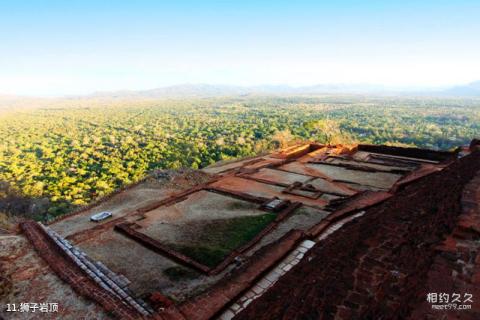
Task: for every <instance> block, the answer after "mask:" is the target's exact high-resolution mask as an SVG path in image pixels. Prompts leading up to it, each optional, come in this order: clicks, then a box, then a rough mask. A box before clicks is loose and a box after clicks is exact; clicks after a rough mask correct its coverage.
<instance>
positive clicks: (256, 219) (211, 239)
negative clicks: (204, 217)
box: [169, 213, 276, 267]
mask: <svg viewBox="0 0 480 320" xmlns="http://www.w3.org/2000/svg"><path fill="white" fill-rule="evenodd" d="M275 217H276V215H275V214H274V213H267V214H263V215H260V216H247V217H238V218H232V219H221V220H213V221H201V222H200V223H201V227H200V228H199V229H198V230H195V231H194V232H192V233H193V234H192V239H191V240H192V241H191V243H192V244H185V243H184V244H170V245H169V246H171V247H172V248H174V249H175V250H177V251H179V252H181V253H183V254H184V255H186V256H188V257H190V258H192V259H194V260H195V261H197V262H200V263H201V264H203V265H206V266H208V267H215V266H216V265H218V264H219V263H220V262H222V261H223V259H225V258H226V257H227V256H228V255H229V254H230V252H232V251H233V250H234V249H236V248H238V247H240V246H242V245H244V244H246V243H247V242H248V241H250V240H251V239H253V237H255V236H256V235H257V234H258V233H259V232H260V231H261V230H262V229H264V228H265V227H266V226H267V225H268V224H269V223H270V222H272V221H273V220H275ZM197 224H198V222H197ZM190 227H193V226H191V225H190ZM193 229H195V228H193Z"/></svg>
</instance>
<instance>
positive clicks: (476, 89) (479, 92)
mask: <svg viewBox="0 0 480 320" xmlns="http://www.w3.org/2000/svg"><path fill="white" fill-rule="evenodd" d="M443 94H444V95H450V96H468V97H480V81H475V82H472V83H469V84H467V85H464V86H457V87H453V88H450V89H447V90H444V91H443Z"/></svg>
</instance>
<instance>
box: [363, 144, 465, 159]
mask: <svg viewBox="0 0 480 320" xmlns="http://www.w3.org/2000/svg"><path fill="white" fill-rule="evenodd" d="M357 150H359V151H367V152H375V153H383V154H389V155H392V156H400V157H410V158H418V159H425V160H430V161H440V162H443V161H446V160H453V159H455V157H456V152H450V151H434V150H429V149H419V148H404V147H394V146H383V145H370V144H359V145H358V149H357Z"/></svg>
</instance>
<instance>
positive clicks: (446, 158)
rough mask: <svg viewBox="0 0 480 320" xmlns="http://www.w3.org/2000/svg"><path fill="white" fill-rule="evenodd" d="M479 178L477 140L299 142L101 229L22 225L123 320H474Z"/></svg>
mask: <svg viewBox="0 0 480 320" xmlns="http://www.w3.org/2000/svg"><path fill="white" fill-rule="evenodd" d="M479 170H480V147H479V146H478V144H477V143H474V142H472V144H471V146H469V147H464V148H463V149H458V150H456V151H455V152H438V151H431V150H422V149H415V148H399V147H389V146H372V145H358V146H354V147H347V146H323V145H318V144H305V145H301V146H295V147H291V148H287V149H285V150H282V151H280V152H278V153H274V154H270V155H266V156H260V157H256V158H253V159H247V160H240V161H236V162H231V163H223V164H218V165H215V166H212V167H209V168H206V169H204V170H203V171H204V172H205V173H208V174H209V175H210V180H209V181H208V182H206V183H203V184H199V185H196V186H194V187H192V188H188V189H186V190H181V191H178V190H175V191H173V192H172V191H171V190H166V191H162V193H161V196H160V197H159V198H158V199H155V198H153V199H152V200H151V201H149V203H141V204H138V205H135V206H127V207H125V208H122V209H121V210H120V209H119V210H118V211H115V212H114V215H113V218H111V219H110V220H105V221H103V222H100V223H97V224H95V223H92V222H90V221H89V220H88V217H89V215H90V214H91V213H92V212H95V211H94V210H95V208H96V207H93V208H87V209H86V210H85V211H80V212H77V213H75V214H73V215H70V216H68V217H65V218H63V219H61V220H57V221H53V222H52V223H50V224H49V226H48V227H45V226H43V225H41V224H39V223H37V222H33V221H28V222H24V223H23V224H22V225H21V229H22V231H23V234H25V235H26V236H27V238H28V239H29V240H30V241H31V243H32V245H33V247H35V249H36V251H37V252H38V254H39V255H40V256H41V257H42V258H43V259H44V260H45V261H46V262H47V263H48V265H49V266H50V267H51V269H52V270H53V272H54V273H55V274H56V275H57V276H58V277H60V278H61V279H62V280H63V281H65V282H66V283H68V284H69V285H70V286H71V287H72V288H73V289H74V290H75V292H76V293H77V294H78V295H79V296H82V297H85V298H87V299H90V300H92V301H95V302H96V303H98V304H99V305H101V306H102V307H103V308H104V310H106V311H107V312H108V314H110V315H112V316H114V317H117V318H119V319H142V318H146V319H148V318H154V319H179V320H180V319H198V320H201V319H205V320H206V319H232V318H235V319H381V318H383V319H406V318H410V319H438V318H440V317H443V316H444V317H445V319H457V318H458V315H459V313H458V311H451V310H450V311H448V310H443V311H438V310H432V309H431V306H430V304H428V303H426V302H425V297H426V295H427V294H428V293H429V292H454V291H461V292H468V293H472V294H473V296H474V297H477V299H476V300H475V299H474V302H473V305H472V308H471V309H470V310H463V311H462V313H461V315H462V319H463V318H464V319H478V318H479V317H480V287H479V284H480V254H478V253H480V252H479V248H480V245H478V240H479V239H480V210H479V203H480V171H479ZM128 192H130V191H129V190H125V195H126V196H128V195H129V193H128ZM239 219H243V220H239ZM248 219H250V220H248ZM252 219H257V220H255V221H264V220H262V219H270V220H265V221H264V222H261V223H262V225H261V226H262V227H261V228H259V227H255V228H256V229H246V230H247V231H248V232H244V233H239V234H241V238H239V239H240V240H238V241H237V242H234V245H231V246H225V248H223V247H219V248H221V249H222V250H223V251H222V254H221V255H220V254H219V253H218V252H217V251H215V252H214V251H211V250H212V249H210V247H206V246H207V244H208V245H210V244H211V245H212V246H213V245H217V246H219V245H221V244H222V242H224V243H230V242H229V241H231V239H230V238H231V237H233V235H231V234H230V232H240V231H242V230H243V229H242V230H235V228H234V226H235V223H237V221H240V222H238V223H239V227H238V228H243V226H244V224H245V223H246V222H245V221H254V220H252ZM242 223H243V224H242ZM232 225H233V226H232ZM207 227H208V228H207ZM232 228H233V229H232ZM249 228H250V227H249ZM250 230H255V232H253V231H250ZM212 234H213V235H214V236H213V235H212ZM202 241H205V243H207V244H205V243H203V242H202ZM185 248H186V249H185ZM215 248H216V247H215ZM207 249H208V250H210V251H208V250H207ZM202 250H203V251H202ZM199 252H200V254H213V253H212V252H214V253H215V254H217V256H216V259H217V260H218V262H216V263H211V264H207V262H209V261H208V260H205V258H202V257H203V256H202V255H200V254H199ZM477 300H478V301H477Z"/></svg>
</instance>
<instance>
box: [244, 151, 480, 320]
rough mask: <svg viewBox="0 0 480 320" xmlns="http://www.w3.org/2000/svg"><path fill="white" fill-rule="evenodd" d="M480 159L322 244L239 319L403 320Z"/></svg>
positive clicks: (427, 181) (414, 188)
mask: <svg viewBox="0 0 480 320" xmlns="http://www.w3.org/2000/svg"><path fill="white" fill-rule="evenodd" d="M479 169H480V152H478V151H477V152H475V153H472V154H471V155H469V156H466V157H464V158H462V159H460V160H458V161H455V162H454V163H452V164H451V165H450V166H448V167H447V168H446V169H444V170H443V171H441V172H437V173H433V174H431V175H429V176H426V177H425V178H423V179H420V180H417V181H415V182H413V183H411V184H409V185H406V186H405V187H404V188H403V189H402V190H400V191H399V192H398V193H396V194H395V196H394V197H391V198H390V199H387V200H386V201H384V202H382V203H381V204H379V205H377V206H374V207H372V208H370V209H367V210H366V213H365V215H364V216H363V217H361V218H359V219H357V220H354V221H352V222H349V223H347V224H345V225H344V227H343V228H341V229H340V230H338V231H337V232H335V233H334V234H332V235H330V236H329V237H328V238H326V239H325V240H324V241H322V242H320V243H319V244H317V245H316V246H315V247H314V248H313V249H312V250H310V251H309V253H308V255H307V256H306V257H305V258H304V259H303V260H302V261H301V262H300V263H299V264H298V265H297V266H296V267H294V268H293V269H292V271H290V272H289V273H287V274H286V275H285V276H284V277H282V278H281V279H280V280H279V281H278V282H277V283H276V284H275V285H274V286H273V288H272V289H271V290H269V291H268V292H267V293H265V294H264V295H263V296H261V297H260V298H258V299H257V300H255V301H254V302H252V303H251V304H250V305H249V306H248V307H247V308H246V309H245V310H244V311H243V312H242V313H240V314H239V315H237V316H236V317H235V319H259V320H261V319H334V318H336V319H405V318H406V317H408V316H409V314H410V313H411V311H412V310H413V309H414V308H415V307H416V306H417V304H418V303H419V302H420V301H421V300H422V299H425V297H424V296H422V295H423V293H424V292H425V288H426V286H427V280H426V279H427V274H428V273H429V271H430V269H431V267H432V264H433V263H434V259H435V256H436V254H437V251H436V247H437V246H438V245H439V244H440V243H441V242H442V241H443V239H444V238H445V237H446V236H447V235H448V234H450V233H451V231H452V229H453V228H454V227H455V225H456V224H457V217H458V215H459V214H460V213H461V212H462V206H461V201H460V199H461V196H462V191H463V188H464V186H465V185H466V184H467V182H468V181H469V180H470V179H471V178H472V177H473V176H474V174H475V172H476V171H478V170H479Z"/></svg>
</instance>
